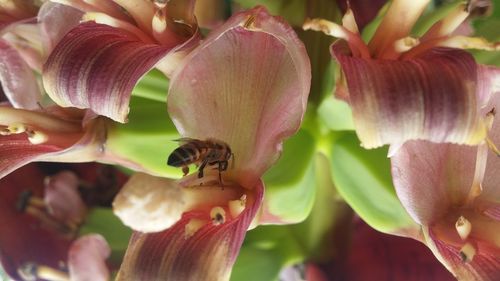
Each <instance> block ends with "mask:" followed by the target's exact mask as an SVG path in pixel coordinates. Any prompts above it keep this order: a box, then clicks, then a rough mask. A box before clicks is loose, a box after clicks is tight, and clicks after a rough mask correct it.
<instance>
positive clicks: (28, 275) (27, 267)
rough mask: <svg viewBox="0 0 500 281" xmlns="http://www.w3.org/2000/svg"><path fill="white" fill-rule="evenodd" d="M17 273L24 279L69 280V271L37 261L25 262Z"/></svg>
mask: <svg viewBox="0 0 500 281" xmlns="http://www.w3.org/2000/svg"><path fill="white" fill-rule="evenodd" d="M17 273H18V274H19V276H21V278H22V279H23V280H38V279H44V280H53V281H69V280H70V278H69V276H68V274H67V273H65V272H63V271H60V270H57V269H55V268H52V267H48V266H43V265H37V264H35V263H25V264H23V265H22V266H21V267H19V268H18V269H17Z"/></svg>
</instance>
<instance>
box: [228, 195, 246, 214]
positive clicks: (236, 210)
mask: <svg viewBox="0 0 500 281" xmlns="http://www.w3.org/2000/svg"><path fill="white" fill-rule="evenodd" d="M246 202H247V196H246V195H245V194H243V195H242V196H241V197H240V199H238V200H231V201H229V204H228V205H229V213H230V214H231V217H233V218H235V217H237V216H239V215H240V214H241V213H242V212H243V211H244V210H245V206H246Z"/></svg>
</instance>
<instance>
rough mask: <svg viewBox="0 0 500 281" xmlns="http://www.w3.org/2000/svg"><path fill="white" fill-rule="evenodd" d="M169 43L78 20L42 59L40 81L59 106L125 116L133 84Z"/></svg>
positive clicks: (166, 50)
mask: <svg viewBox="0 0 500 281" xmlns="http://www.w3.org/2000/svg"><path fill="white" fill-rule="evenodd" d="M173 47H174V46H160V45H156V44H148V43H144V42H142V41H140V40H139V39H138V38H137V37H136V36H135V35H134V34H132V33H129V32H127V31H125V30H122V29H118V28H114V27H110V26H107V25H103V24H96V23H94V22H86V23H82V24H80V25H78V26H77V27H75V28H73V29H72V30H71V31H70V32H69V33H67V34H66V36H64V38H62V39H61V41H60V42H59V44H58V45H57V46H56V47H55V48H54V50H53V51H52V53H51V54H50V56H49V58H48V59H47V62H46V63H45V65H44V73H43V82H44V86H45V88H46V90H47V92H48V94H49V95H50V96H51V97H52V99H53V100H54V101H56V103H58V104H59V105H61V106H65V107H69V106H73V107H77V108H90V109H91V110H92V111H94V112H95V113H97V114H99V115H104V116H107V117H110V118H112V119H114V120H116V121H119V122H125V121H126V120H127V114H128V111H129V107H128V103H129V100H130V94H131V91H132V89H133V87H134V86H135V84H136V83H137V81H138V80H139V78H141V76H142V75H144V73H146V72H147V71H149V70H150V69H151V68H152V67H153V66H154V65H155V64H156V63H157V62H158V61H159V60H160V59H161V58H163V57H164V56H165V55H166V54H167V53H168V52H169V51H170V50H172V48H173Z"/></svg>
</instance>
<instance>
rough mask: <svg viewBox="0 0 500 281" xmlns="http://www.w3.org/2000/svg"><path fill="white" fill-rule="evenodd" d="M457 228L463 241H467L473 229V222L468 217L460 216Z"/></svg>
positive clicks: (456, 224)
mask: <svg viewBox="0 0 500 281" xmlns="http://www.w3.org/2000/svg"><path fill="white" fill-rule="evenodd" d="M455 228H456V230H457V233H458V235H459V236H460V238H461V239H462V240H463V241H465V240H466V239H467V238H468V237H469V234H470V232H471V230H472V224H471V223H470V221H469V220H468V219H466V218H465V217H463V216H460V217H459V218H458V220H457V222H456V223H455Z"/></svg>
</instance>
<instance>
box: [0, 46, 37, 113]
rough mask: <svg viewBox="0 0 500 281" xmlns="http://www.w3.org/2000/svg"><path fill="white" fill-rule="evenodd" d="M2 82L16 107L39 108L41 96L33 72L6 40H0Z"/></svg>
mask: <svg viewBox="0 0 500 281" xmlns="http://www.w3.org/2000/svg"><path fill="white" fill-rule="evenodd" d="M0 82H1V84H2V89H3V91H4V93H5V95H6V96H7V98H8V99H9V101H10V103H11V104H12V105H13V106H14V107H17V108H24V109H37V108H39V105H38V102H39V101H40V99H41V94H40V89H39V88H38V83H37V80H36V78H35V74H34V73H33V70H32V69H31V68H30V67H29V65H28V64H27V63H26V62H25V61H24V59H23V58H22V57H21V56H20V55H19V53H18V51H17V50H16V49H14V48H12V47H11V46H10V45H9V43H7V42H6V41H4V40H0Z"/></svg>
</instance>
